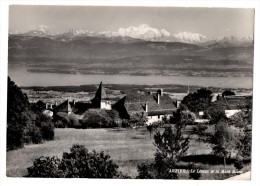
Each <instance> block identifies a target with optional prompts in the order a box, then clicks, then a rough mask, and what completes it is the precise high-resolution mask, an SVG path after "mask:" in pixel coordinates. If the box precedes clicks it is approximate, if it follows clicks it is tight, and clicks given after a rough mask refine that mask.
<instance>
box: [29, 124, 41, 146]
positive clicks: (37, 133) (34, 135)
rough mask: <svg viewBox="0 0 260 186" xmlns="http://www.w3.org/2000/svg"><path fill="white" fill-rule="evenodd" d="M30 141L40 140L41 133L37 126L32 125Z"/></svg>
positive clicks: (36, 141) (36, 142)
mask: <svg viewBox="0 0 260 186" xmlns="http://www.w3.org/2000/svg"><path fill="white" fill-rule="evenodd" d="M31 139H32V143H35V144H38V143H41V142H42V133H41V130H40V129H39V128H38V127H33V129H32V132H31Z"/></svg>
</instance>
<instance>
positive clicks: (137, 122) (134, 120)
mask: <svg viewBox="0 0 260 186" xmlns="http://www.w3.org/2000/svg"><path fill="white" fill-rule="evenodd" d="M146 116H147V114H146V113H144V112H141V113H135V114H133V115H131V117H130V119H129V121H128V122H129V125H130V126H132V127H134V128H136V127H142V126H145V125H146V123H147V117H146Z"/></svg>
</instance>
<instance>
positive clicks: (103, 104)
mask: <svg viewBox="0 0 260 186" xmlns="http://www.w3.org/2000/svg"><path fill="white" fill-rule="evenodd" d="M91 102H92V106H93V107H94V108H100V109H106V110H111V102H110V101H109V100H108V98H107V95H106V92H105V88H104V87H103V85H102V81H101V82H100V84H99V87H98V89H97V91H96V95H95V97H94V98H93V99H92V100H91Z"/></svg>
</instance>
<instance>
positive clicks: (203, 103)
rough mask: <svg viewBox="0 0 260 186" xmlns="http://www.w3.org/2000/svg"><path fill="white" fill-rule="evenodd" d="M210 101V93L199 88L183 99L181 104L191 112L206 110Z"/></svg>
mask: <svg viewBox="0 0 260 186" xmlns="http://www.w3.org/2000/svg"><path fill="white" fill-rule="evenodd" d="M211 99H212V92H211V90H208V89H206V88H201V89H199V90H197V91H196V92H194V93H190V94H188V95H187V96H185V97H184V98H183V100H182V101H181V104H184V105H186V106H187V107H188V109H189V110H190V111H192V112H199V111H201V110H206V109H207V108H208V107H209V105H210V103H211Z"/></svg>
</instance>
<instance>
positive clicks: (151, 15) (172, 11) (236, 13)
mask: <svg viewBox="0 0 260 186" xmlns="http://www.w3.org/2000/svg"><path fill="white" fill-rule="evenodd" d="M253 21H254V11H253V9H234V8H233V9H231V8H170V7H164V8H158V7H153V8H151V7H91V6H85V7H84V6H81V7H80V6H28V5H27V6H25V5H23V6H19V5H16V6H10V9H9V30H10V31H11V32H15V31H18V32H26V31H29V30H32V29H35V28H37V27H38V26H39V25H44V26H43V27H44V28H45V29H47V30H50V31H52V32H61V33H62V32H67V31H68V30H70V29H82V30H93V31H95V32H100V31H117V30H118V29H119V28H127V27H130V26H139V25H141V24H147V25H149V26H151V27H154V28H157V29H165V30H167V31H168V32H170V33H171V34H176V33H179V32H194V33H200V34H203V35H206V36H208V37H213V38H219V37H223V36H237V37H244V36H252V35H253V25H254V24H253Z"/></svg>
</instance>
